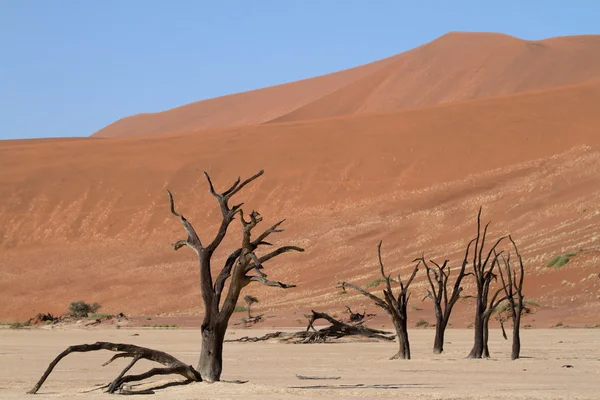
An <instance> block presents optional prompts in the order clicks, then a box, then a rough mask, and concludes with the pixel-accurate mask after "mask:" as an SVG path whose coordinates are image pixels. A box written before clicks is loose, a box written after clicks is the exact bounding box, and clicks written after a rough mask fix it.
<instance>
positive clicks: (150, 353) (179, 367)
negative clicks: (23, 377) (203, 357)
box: [27, 342, 202, 394]
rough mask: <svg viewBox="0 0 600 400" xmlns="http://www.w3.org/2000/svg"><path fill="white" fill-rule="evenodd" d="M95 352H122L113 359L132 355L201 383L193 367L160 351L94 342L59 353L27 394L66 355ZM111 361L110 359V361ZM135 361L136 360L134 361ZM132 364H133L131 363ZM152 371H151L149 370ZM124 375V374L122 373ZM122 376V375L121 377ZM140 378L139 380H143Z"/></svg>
mask: <svg viewBox="0 0 600 400" xmlns="http://www.w3.org/2000/svg"><path fill="white" fill-rule="evenodd" d="M97 350H110V351H118V352H122V353H121V354H117V356H118V357H117V356H115V357H113V359H116V358H120V357H127V356H129V355H133V356H134V360H136V358H137V359H141V358H143V359H146V360H150V361H154V362H157V363H160V364H163V365H164V366H166V367H168V368H166V369H164V370H165V371H166V370H167V369H168V370H169V371H170V372H168V373H175V374H179V375H182V376H183V377H185V378H187V379H189V380H192V381H197V382H199V381H201V380H202V378H201V376H200V374H199V373H198V371H196V370H195V369H194V368H193V367H191V366H189V365H186V364H184V363H183V362H181V361H179V360H178V359H176V358H175V357H173V356H172V355H170V354H167V353H165V352H162V351H158V350H153V349H149V348H146V347H139V346H135V345H133V344H122V343H110V342H96V343H93V344H80V345H74V346H69V347H68V348H67V349H66V350H65V351H63V352H62V353H60V354H59V355H58V356H57V357H56V358H55V359H54V360H53V361H52V362H51V363H50V365H49V366H48V368H47V369H46V371H45V372H44V375H42V377H41V378H40V380H39V381H38V382H37V383H36V384H35V386H34V387H33V389H31V390H30V391H29V392H27V393H28V394H35V393H37V391H38V390H40V388H41V387H42V385H43V384H44V382H45V381H46V379H47V378H48V376H49V375H50V374H51V373H52V370H53V369H54V367H55V366H56V365H57V364H58V362H59V361H60V360H62V359H63V358H64V357H66V356H67V355H69V354H71V353H76V352H79V353H85V352H89V351H97ZM111 361H112V359H111ZM111 361H109V362H108V363H110V362H111ZM136 361H137V360H136ZM108 363H105V364H108ZM132 364H133V362H132ZM132 364H130V366H129V367H128V368H126V369H125V372H126V371H127V370H128V369H129V368H131V365H132ZM151 371H152V370H151ZM123 373H124V372H123ZM152 375H153V374H151V375H146V376H145V377H149V376H152ZM121 376H122V375H121ZM145 377H144V378H141V379H145ZM141 379H131V378H130V379H128V377H122V378H119V383H118V384H117V385H113V384H114V382H113V384H111V387H113V390H115V389H118V387H120V386H121V385H122V384H123V383H124V382H128V381H132V380H141Z"/></svg>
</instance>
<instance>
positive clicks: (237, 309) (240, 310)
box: [233, 306, 248, 312]
mask: <svg viewBox="0 0 600 400" xmlns="http://www.w3.org/2000/svg"><path fill="white" fill-rule="evenodd" d="M246 311H248V307H246V306H235V308H234V310H233V312H246Z"/></svg>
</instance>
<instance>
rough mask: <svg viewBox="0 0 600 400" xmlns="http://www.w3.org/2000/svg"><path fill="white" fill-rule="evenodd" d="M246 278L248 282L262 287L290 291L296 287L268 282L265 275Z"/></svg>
mask: <svg viewBox="0 0 600 400" xmlns="http://www.w3.org/2000/svg"><path fill="white" fill-rule="evenodd" d="M247 278H248V280H249V282H260V283H262V284H263V285H267V286H273V287H279V288H282V289H290V288H295V287H296V285H292V284H287V283H282V282H278V281H270V280H268V279H267V275H265V274H263V275H258V276H256V275H253V276H248V277H247Z"/></svg>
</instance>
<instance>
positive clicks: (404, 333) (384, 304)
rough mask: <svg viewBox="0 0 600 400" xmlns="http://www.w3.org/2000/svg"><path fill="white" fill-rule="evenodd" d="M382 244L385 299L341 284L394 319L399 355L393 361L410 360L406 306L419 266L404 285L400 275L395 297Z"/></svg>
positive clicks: (354, 286)
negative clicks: (384, 261)
mask: <svg viewBox="0 0 600 400" xmlns="http://www.w3.org/2000/svg"><path fill="white" fill-rule="evenodd" d="M381 243H382V242H379V244H378V245H377V255H378V259H379V269H380V272H381V276H382V278H383V280H384V282H385V289H383V298H379V297H377V296H375V295H374V294H372V293H369V292H367V291H366V290H365V289H363V288H361V287H360V286H357V285H354V284H352V283H349V282H340V285H341V287H343V288H346V287H349V288H352V289H354V290H356V291H358V292H359V293H361V294H362V295H364V296H366V297H368V298H370V299H371V300H373V301H374V302H375V304H376V305H377V306H379V307H381V308H383V309H384V310H385V311H386V312H387V313H388V315H389V316H390V317H391V318H392V323H393V324H394V328H395V329H396V334H397V337H398V346H399V349H398V353H396V355H394V356H393V357H392V359H396V358H398V359H405V360H410V344H409V341H408V330H407V312H406V306H407V304H408V300H409V299H410V293H409V292H408V288H409V287H410V284H411V283H412V281H413V279H414V278H415V275H416V274H417V271H418V270H419V265H420V263H418V264H417V265H415V268H414V269H413V272H412V274H411V275H410V277H409V278H408V280H407V281H406V282H405V283H404V282H402V279H401V277H400V275H398V285H399V286H400V292H399V293H398V295H397V296H394V292H393V290H392V285H391V282H392V279H391V278H390V276H389V275H386V274H385V269H384V266H383V261H382V259H381Z"/></svg>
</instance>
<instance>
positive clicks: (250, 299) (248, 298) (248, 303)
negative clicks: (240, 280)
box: [244, 294, 258, 319]
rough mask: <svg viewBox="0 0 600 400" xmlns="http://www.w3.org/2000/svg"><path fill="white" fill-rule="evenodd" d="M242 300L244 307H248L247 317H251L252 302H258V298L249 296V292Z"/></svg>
mask: <svg viewBox="0 0 600 400" xmlns="http://www.w3.org/2000/svg"><path fill="white" fill-rule="evenodd" d="M244 301H245V302H246V307H247V308H248V319H251V318H252V311H251V308H252V304H254V303H258V299H257V298H256V297H254V296H251V295H249V294H247V295H245V296H244Z"/></svg>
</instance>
